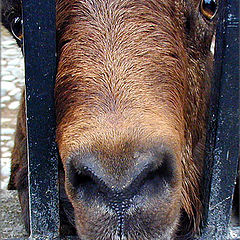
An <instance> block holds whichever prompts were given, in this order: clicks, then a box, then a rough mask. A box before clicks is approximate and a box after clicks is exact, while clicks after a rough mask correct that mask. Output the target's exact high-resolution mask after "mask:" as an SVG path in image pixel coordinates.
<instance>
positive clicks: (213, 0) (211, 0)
mask: <svg viewBox="0 0 240 240" xmlns="http://www.w3.org/2000/svg"><path fill="white" fill-rule="evenodd" d="M217 7H218V6H217V0H201V4H200V11H201V13H202V14H203V16H204V17H206V18H207V19H209V20H211V19H213V17H214V16H215V14H216V12H217Z"/></svg>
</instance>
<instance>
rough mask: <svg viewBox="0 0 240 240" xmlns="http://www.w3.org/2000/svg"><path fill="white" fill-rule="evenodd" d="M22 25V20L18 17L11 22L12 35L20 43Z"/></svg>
mask: <svg viewBox="0 0 240 240" xmlns="http://www.w3.org/2000/svg"><path fill="white" fill-rule="evenodd" d="M22 24H23V20H22V19H21V18H20V17H15V18H14V19H13V20H12V22H11V31H12V34H13V36H14V37H15V38H16V39H17V40H19V41H22V38H23V33H22Z"/></svg>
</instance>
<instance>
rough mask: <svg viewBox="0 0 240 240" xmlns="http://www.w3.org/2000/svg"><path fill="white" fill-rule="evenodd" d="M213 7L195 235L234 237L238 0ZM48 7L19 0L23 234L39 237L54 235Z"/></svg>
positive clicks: (48, 1) (52, 59) (51, 12)
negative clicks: (26, 208)
mask: <svg viewBox="0 0 240 240" xmlns="http://www.w3.org/2000/svg"><path fill="white" fill-rule="evenodd" d="M219 10H221V11H220V19H219V24H218V28H217V35H216V36H217V37H216V53H215V77H214V80H213V82H212V94H211V104H210V113H209V124H208V136H207V144H206V148H207V149H206V166H205V172H206V174H205V175H206V178H205V179H204V183H203V186H204V188H203V189H206V191H203V192H204V199H205V206H204V209H205V212H204V221H203V224H202V235H201V236H198V237H196V239H201V240H203V239H205V240H206V239H209V240H210V239H211V240H225V239H240V227H239V228H230V227H229V221H230V216H231V206H232V197H233V191H234V187H235V181H236V176H237V168H238V154H239V42H238V41H239V2H238V0H222V1H221V2H220V6H219ZM55 11H56V10H55V0H45V1H27V0H23V22H24V54H25V71H26V73H25V81H26V104H27V131H28V161H29V196H30V199H29V202H30V204H29V205H30V229H31V236H30V239H39V240H40V239H42V240H46V239H60V237H59V228H60V220H59V199H58V194H59V193H58V152H57V147H56V143H55V116H54V82H55V74H56V27H55V16H56V14H55ZM64 239H74V237H73V236H72V237H70V236H69V237H64Z"/></svg>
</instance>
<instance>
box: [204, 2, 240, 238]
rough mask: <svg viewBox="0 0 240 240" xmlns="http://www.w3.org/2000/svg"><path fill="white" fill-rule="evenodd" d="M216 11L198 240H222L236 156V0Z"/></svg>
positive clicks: (223, 4) (229, 212)
mask: <svg viewBox="0 0 240 240" xmlns="http://www.w3.org/2000/svg"><path fill="white" fill-rule="evenodd" d="M219 10H221V11H220V13H219V15H220V16H219V24H218V28H217V34H216V48H215V63H214V64H215V66H214V68H215V69H214V70H215V76H214V79H213V82H212V93H211V103H210V114H209V124H208V137H207V142H206V153H207V156H206V161H205V164H206V166H205V168H206V171H205V176H206V179H205V181H206V184H205V187H204V189H205V193H204V196H205V206H204V207H205V216H204V217H205V219H204V222H203V231H202V237H201V239H218V240H221V239H223V240H226V239H228V238H229V239H230V238H231V236H230V235H229V221H230V217H231V207H232V198H233V192H234V187H235V183H236V176H237V168H238V154H239V113H240V111H239V0H222V1H220V6H219ZM235 232H236V231H235Z"/></svg>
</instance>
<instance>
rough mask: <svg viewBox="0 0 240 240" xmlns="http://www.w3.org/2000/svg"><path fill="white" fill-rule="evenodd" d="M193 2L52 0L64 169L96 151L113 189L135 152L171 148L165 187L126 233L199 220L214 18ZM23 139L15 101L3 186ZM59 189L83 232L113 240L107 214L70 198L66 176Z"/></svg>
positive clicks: (158, 233) (171, 228)
mask: <svg viewBox="0 0 240 240" xmlns="http://www.w3.org/2000/svg"><path fill="white" fill-rule="evenodd" d="M198 6H199V1H198V0H186V1H185V0H177V1H174V0H162V1H158V0H107V1H106V0H92V1H90V0H85V1H77V0H69V1H64V0H57V35H58V71H57V80H56V88H55V97H56V114H57V133H56V134H57V143H58V147H59V152H60V155H61V160H62V162H63V167H64V171H65V173H68V171H69V169H68V167H69V164H70V162H72V161H73V162H74V164H79V163H83V164H85V162H84V161H87V160H85V159H88V155H91V154H93V155H94V156H96V159H97V160H94V161H96V162H94V164H97V165H99V166H101V168H102V169H103V170H102V171H104V172H105V175H104V176H103V179H104V178H105V176H107V178H106V179H107V181H106V182H107V183H109V186H110V185H111V184H112V185H111V186H113V187H117V186H118V185H119V186H120V185H121V184H123V183H125V179H126V178H128V177H129V179H130V177H131V176H130V175H129V174H126V172H127V171H128V169H132V168H134V167H135V165H136V160H135V159H136V158H135V157H134V156H135V154H136V153H139V152H140V154H142V155H144V154H146V152H148V150H149V149H152V148H154V149H155V148H158V149H159V150H158V151H166V152H167V154H168V155H169V156H171V158H170V159H171V162H170V163H169V164H170V165H171V167H172V168H173V172H172V174H171V179H172V180H171V182H170V185H171V187H168V188H167V191H166V193H165V195H164V196H161V197H159V196H156V197H151V196H150V197H147V198H146V200H145V201H146V205H145V206H142V205H141V204H140V205H139V206H140V207H139V208H140V209H141V210H140V213H139V212H136V213H135V210H136V209H135V208H133V210H132V211H133V215H134V214H135V215H134V217H133V218H132V217H131V215H129V216H128V217H126V219H125V221H126V222H128V224H129V231H128V232H127V233H126V236H127V239H171V238H172V237H173V236H174V235H175V234H176V232H177V231H178V228H177V225H179V228H180V232H181V231H182V232H184V227H186V226H184V227H183V226H181V222H180V220H179V219H180V214H181V211H185V212H186V213H187V215H188V218H189V221H190V222H189V223H188V224H189V226H190V229H189V231H193V232H194V231H195V232H196V231H197V230H198V228H199V224H200V219H201V210H202V207H201V201H200V186H199V183H200V180H201V174H202V172H201V171H202V164H203V152H202V150H203V145H204V141H205V115H206V107H207V99H208V94H209V93H208V91H209V79H210V76H211V68H212V56H211V53H210V50H209V48H210V43H211V38H212V34H213V29H214V21H212V22H208V21H206V20H205V19H204V18H203V17H202V16H201V15H200V13H199V7H198ZM25 141H26V130H25V116H24V105H22V107H21V110H20V114H19V116H18V127H17V133H16V141H15V147H14V150H13V165H12V177H11V181H10V185H9V186H10V187H12V186H14V185H15V187H16V185H17V186H18V188H20V187H21V184H19V182H20V183H21V178H23V176H20V175H21V173H22V170H21V169H23V168H26V152H25V151H26V149H25V145H26V142H25ZM24 159H25V160H24ZM73 159H74V160H73ZM76 159H77V160H76ZM89 159H90V160H89V161H92V160H91V158H89ZM169 161H170V160H169ZM16 172H17V173H16ZM23 175H24V174H23ZM16 176H17V177H16ZM108 180H109V181H108ZM25 189H26V187H25ZM65 189H66V192H67V195H68V198H69V200H70V202H71V204H72V205H73V208H74V210H75V221H76V229H77V230H78V234H79V236H80V237H82V238H83V239H96V236H99V239H100V236H101V237H102V238H101V239H117V237H116V231H115V225H117V224H118V223H117V218H116V216H115V214H114V213H112V212H111V211H110V210H107V211H105V210H104V208H103V207H102V206H99V205H98V204H97V203H96V202H93V204H92V205H91V206H88V205H87V203H86V202H85V201H84V200H83V199H82V200H76V193H75V192H74V190H73V188H72V186H71V183H70V180H69V175H68V174H66V175H65ZM20 198H21V197H20ZM22 205H24V204H22ZM24 209H25V210H24V211H25V212H26V211H27V210H26V207H25V208H24ZM101 219H104V221H102V220H101ZM191 221H192V225H193V226H192V225H191ZM137 232H139V234H140V235H136V234H137Z"/></svg>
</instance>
